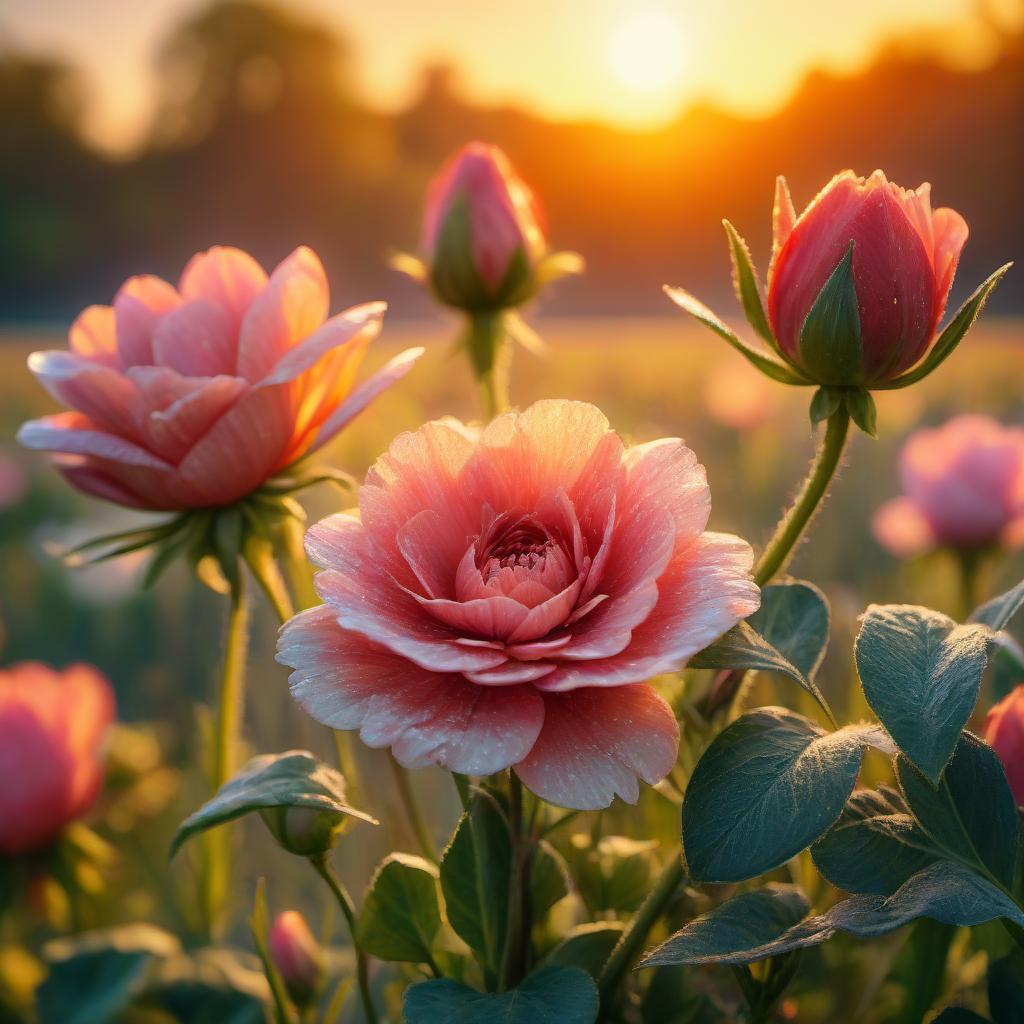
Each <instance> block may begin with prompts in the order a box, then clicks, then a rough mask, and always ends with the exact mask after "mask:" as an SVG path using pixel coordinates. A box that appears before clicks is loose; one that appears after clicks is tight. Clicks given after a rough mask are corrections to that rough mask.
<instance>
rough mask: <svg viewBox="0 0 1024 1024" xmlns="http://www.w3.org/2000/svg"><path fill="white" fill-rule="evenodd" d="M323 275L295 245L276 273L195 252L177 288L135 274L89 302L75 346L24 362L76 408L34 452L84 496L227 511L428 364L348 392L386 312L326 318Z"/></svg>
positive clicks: (51, 423) (42, 434)
mask: <svg viewBox="0 0 1024 1024" xmlns="http://www.w3.org/2000/svg"><path fill="white" fill-rule="evenodd" d="M327 309H328V290H327V279H326V277H325V275H324V270H323V267H322V266H321V264H320V261H319V260H318V259H317V257H316V255H315V254H314V253H313V252H311V251H310V250H309V249H306V248H300V249H296V250H295V252H293V253H292V254H291V256H289V257H288V258H287V259H286V260H285V261H284V262H283V263H281V264H280V266H278V267H277V269H276V270H275V271H274V272H273V274H271V275H270V277H269V278H268V277H267V275H266V274H265V273H264V271H263V269H262V267H260V265H259V264H258V263H256V261H255V260H254V259H253V258H252V257H251V256H248V255H246V254H245V253H244V252H241V251H239V250H238V249H230V248H223V247H217V248H213V249H210V250H209V252H205V253H200V254H198V255H197V256H195V257H193V259H192V260H191V262H190V263H189V264H188V266H187V267H186V268H185V271H184V273H183V274H182V276H181V281H180V283H179V285H178V287H177V288H174V287H172V286H171V285H169V284H168V283H167V282H166V281H162V280H161V279H160V278H158V277H151V276H144V277H133V278H131V279H129V280H128V281H127V282H126V283H125V284H124V286H123V287H122V288H121V290H120V291H119V292H118V293H117V296H116V297H115V299H114V304H113V306H112V307H111V306H90V307H89V308H88V309H86V310H85V312H83V313H82V314H81V316H79V318H78V319H77V320H76V321H75V323H74V325H73V326H72V328H71V333H70V339H69V342H70V351H54V352H35V353H33V354H32V355H31V356H30V357H29V367H30V369H31V370H32V372H33V373H34V374H35V375H36V377H37V378H38V379H39V381H40V382H41V383H42V385H43V386H44V387H45V388H46V389H47V390H48V391H49V392H50V394H52V395H53V396H54V397H55V398H56V399H57V400H58V401H60V402H62V403H63V404H64V405H66V406H68V407H69V408H70V409H72V410H74V411H72V412H66V413H60V414H58V415H55V416H46V417H44V418H43V419H39V420H32V421H30V422H28V423H26V424H24V425H23V426H22V428H21V430H20V431H19V434H18V437H19V440H20V441H21V443H22V444H24V445H26V446H28V447H29V448H37V449H42V450H43V451H50V452H56V453H58V454H57V456H56V458H55V462H56V464H57V466H58V467H59V468H60V469H61V471H62V472H63V473H64V474H65V475H66V476H67V477H68V479H69V480H70V481H71V482H72V483H73V484H74V485H75V486H76V487H78V488H80V489H81V490H83V491H86V492H87V493H89V494H94V495H98V496H99V497H102V498H107V499H109V500H111V501H115V502H118V503H120V504H122V505H130V506H133V507H138V508H147V509H188V508H198V507H212V506H221V505H228V504H230V503H232V502H234V501H236V500H238V499H239V498H242V497H244V496H245V495H247V494H248V493H249V492H250V491H252V490H253V489H254V488H256V487H258V486H259V485H260V484H261V483H263V482H264V481H265V480H266V479H267V478H268V477H270V476H272V475H273V474H274V473H276V472H277V471H278V470H281V469H283V468H284V467H285V466H287V465H289V464H290V463H292V462H294V461H295V460H296V459H298V458H300V457H301V456H303V455H306V454H308V453H310V452H312V451H314V450H316V449H317V448H319V447H320V446H321V445H323V444H324V443H325V442H326V441H328V440H330V438H331V437H333V436H334V434H336V433H337V431H338V430H340V429H341V427H343V426H344V425H345V424H346V423H347V422H348V421H349V420H350V419H352V417H353V416H355V415H356V414H357V413H358V412H360V411H361V410H362V409H363V408H365V407H366V405H367V404H368V403H369V402H370V401H372V400H373V399H374V398H375V397H376V396H377V395H378V394H379V393H380V392H381V391H383V390H384V389H385V388H387V387H388V386H389V385H390V384H392V383H393V382H394V381H395V380H397V379H398V378H399V377H401V376H402V375H403V374H404V373H405V372H406V371H407V370H408V369H409V367H410V365H411V363H412V361H413V360H414V359H415V358H416V356H417V355H418V354H419V350H410V351H409V352H405V353H402V355H400V356H398V357H396V358H395V359H394V360H392V362H391V363H390V364H389V365H388V366H386V367H385V368H384V369H383V370H381V371H380V372H379V373H377V374H376V375H375V376H373V377H371V378H370V379H369V380H367V381H365V382H364V383H363V384H362V385H360V386H359V387H355V388H354V387H353V384H354V380H355V375H356V372H357V370H358V368H359V364H360V362H361V361H362V357H363V355H364V353H365V351H366V347H367V346H368V345H369V343H370V342H371V341H372V340H373V338H375V337H376V335H377V334H378V332H379V330H380V321H381V317H382V316H383V313H384V304H383V303H380V302H375V303H368V304H366V305H363V306H355V307H353V308H352V309H348V310H346V311H345V312H343V313H339V314H338V315H337V316H334V317H332V318H331V319H329V320H326V321H325V317H326V315H327Z"/></svg>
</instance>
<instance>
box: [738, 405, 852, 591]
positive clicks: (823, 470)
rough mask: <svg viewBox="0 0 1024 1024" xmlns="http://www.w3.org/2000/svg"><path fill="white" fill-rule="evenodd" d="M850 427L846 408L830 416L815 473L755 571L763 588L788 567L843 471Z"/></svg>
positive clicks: (813, 468)
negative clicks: (832, 486)
mask: <svg viewBox="0 0 1024 1024" xmlns="http://www.w3.org/2000/svg"><path fill="white" fill-rule="evenodd" d="M849 428H850V414H849V413H848V412H847V411H846V407H845V406H843V407H841V408H839V409H837V410H836V411H835V412H834V413H833V414H832V415H831V416H830V417H829V420H828V425H827V427H826V428H825V438H824V440H823V441H822V443H821V446H820V447H819V448H818V452H817V454H816V455H815V457H814V461H813V462H812V464H811V472H810V474H809V475H808V477H807V479H806V480H805V481H804V485H803V487H802V488H801V489H800V493H799V494H798V495H797V496H796V499H795V500H794V502H793V504H792V505H791V506H790V507H789V511H788V512H787V513H786V514H785V515H784V516H783V517H782V519H781V521H780V522H779V525H778V527H776V530H775V533H774V535H773V536H772V539H771V540H770V541H769V542H768V546H767V547H766V548H765V549H764V551H763V552H762V554H761V558H760V560H759V561H758V563H757V565H756V566H755V568H754V580H755V581H756V582H757V585H758V586H759V587H761V586H764V585H765V584H766V583H767V582H768V581H769V580H771V579H772V578H773V577H774V576H776V575H777V574H778V573H779V572H780V571H781V570H782V569H783V568H784V567H785V565H786V562H787V561H788V560H789V558H790V556H791V555H792V553H793V549H794V548H795V547H796V544H797V541H799V540H800V537H801V536H802V534H803V532H804V530H806V529H807V526H808V524H809V523H810V521H811V519H812V517H813V516H814V513H815V511H816V509H817V508H818V506H819V505H820V504H821V502H822V499H823V498H824V497H825V492H826V491H827V490H828V485H829V484H830V483H831V481H832V478H833V477H834V476H835V473H836V470H837V469H838V468H839V462H840V460H841V459H842V457H843V451H844V449H845V448H846V438H847V435H848V434H849Z"/></svg>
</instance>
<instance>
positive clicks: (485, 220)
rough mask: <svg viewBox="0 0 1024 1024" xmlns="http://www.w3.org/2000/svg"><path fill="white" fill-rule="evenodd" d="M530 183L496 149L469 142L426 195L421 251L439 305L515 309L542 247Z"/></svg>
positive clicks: (531, 286) (526, 293)
mask: <svg viewBox="0 0 1024 1024" xmlns="http://www.w3.org/2000/svg"><path fill="white" fill-rule="evenodd" d="M540 221H541V216H540V210H539V208H538V206H537V202H536V199H535V197H534V195H533V192H532V191H531V190H530V188H529V186H527V185H526V183H525V182H524V181H523V180H522V179H521V178H520V177H519V176H518V175H517V174H516V173H515V171H514V170H513V168H512V165H511V164H510V163H509V160H508V157H507V156H505V154H504V153H503V152H502V151H501V150H500V149H498V147H497V146H489V145H486V144H484V143H482V142H471V143H470V144H469V145H467V146H464V147H463V148H462V149H460V150H459V151H458V153H456V154H455V156H453V157H452V158H451V159H450V160H449V161H448V163H447V164H446V165H445V166H444V168H443V169H442V170H441V172H440V174H438V176H437V177H436V178H435V179H434V181H433V182H432V183H431V185H430V189H429V192H428V193H427V206H426V211H425V213H424V218H423V240H422V246H423V253H424V256H425V258H426V260H427V263H428V264H429V271H430V283H431V287H432V288H433V290H434V292H435V294H436V295H437V297H438V299H440V301H441V302H443V303H445V304H446V305H449V306H454V307H456V308H458V309H467V310H494V309H506V308H509V307H512V306H518V305H520V304H521V303H523V302H525V301H526V300H527V299H528V298H530V296H531V295H532V294H533V293H534V291H535V289H536V280H535V276H534V271H535V269H536V266H537V263H538V261H539V260H540V259H541V258H542V257H543V256H544V255H545V252H546V250H547V243H546V241H545V238H544V232H543V229H542V228H541V223H540Z"/></svg>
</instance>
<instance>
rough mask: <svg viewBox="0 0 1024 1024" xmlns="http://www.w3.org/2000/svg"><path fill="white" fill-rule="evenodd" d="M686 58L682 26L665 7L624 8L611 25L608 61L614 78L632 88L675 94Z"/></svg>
mask: <svg viewBox="0 0 1024 1024" xmlns="http://www.w3.org/2000/svg"><path fill="white" fill-rule="evenodd" d="M686 59H687V45H686V36H685V33H684V32H683V26H682V25H681V24H680V22H679V19H678V18H677V17H675V16H674V15H673V14H672V13H670V12H669V11H667V10H662V9H659V8H648V9H639V10H631V11H627V12H626V13H624V14H623V15H622V17H621V18H620V19H619V20H618V21H617V22H616V23H615V24H614V25H613V26H612V30H611V34H610V37H609V39H608V63H609V65H610V66H611V70H612V72H613V73H614V75H615V77H616V79H618V81H619V82H620V83H621V84H622V85H624V86H625V87H626V88H627V89H629V90H631V91H632V92H635V93H639V94H643V95H648V96H655V95H664V94H665V93H674V94H676V95H678V91H679V87H680V85H681V83H682V80H683V71H684V69H685V66H686Z"/></svg>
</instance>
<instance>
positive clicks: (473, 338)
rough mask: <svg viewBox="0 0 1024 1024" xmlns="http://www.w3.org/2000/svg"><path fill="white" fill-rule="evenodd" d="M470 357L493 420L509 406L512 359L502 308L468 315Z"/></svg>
mask: <svg viewBox="0 0 1024 1024" xmlns="http://www.w3.org/2000/svg"><path fill="white" fill-rule="evenodd" d="M464 343H465V345H466V350H467V352H468V353H469V360H470V363H471V364H472V366H473V373H474V374H475V375H476V379H477V382H478V383H479V385H480V401H481V404H482V406H483V410H484V415H485V416H486V418H487V419H493V418H494V417H495V416H497V415H498V414H499V413H502V412H504V411H505V410H506V409H507V408H508V406H509V395H508V377H509V369H510V366H511V362H512V353H511V348H510V346H509V343H508V338H507V332H506V330H505V313H504V311H503V310H500V309H499V310H478V311H476V312H474V313H470V314H469V322H468V325H467V328H466V333H465V336H464Z"/></svg>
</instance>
